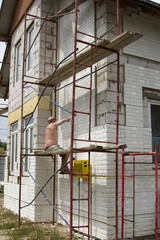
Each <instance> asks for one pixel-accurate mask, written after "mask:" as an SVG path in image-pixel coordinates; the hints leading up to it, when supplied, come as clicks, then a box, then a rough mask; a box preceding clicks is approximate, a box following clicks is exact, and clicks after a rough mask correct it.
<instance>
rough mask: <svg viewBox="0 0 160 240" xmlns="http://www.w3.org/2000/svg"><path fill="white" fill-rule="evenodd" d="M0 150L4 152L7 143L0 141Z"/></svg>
mask: <svg viewBox="0 0 160 240" xmlns="http://www.w3.org/2000/svg"><path fill="white" fill-rule="evenodd" d="M0 148H3V149H4V150H5V151H6V150H7V143H6V142H1V140H0Z"/></svg>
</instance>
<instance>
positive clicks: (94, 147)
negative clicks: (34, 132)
mask: <svg viewBox="0 0 160 240" xmlns="http://www.w3.org/2000/svg"><path fill="white" fill-rule="evenodd" d="M126 147H127V145H126V144H119V145H111V146H110V145H107V146H105V147H102V146H97V145H90V146H89V147H83V148H79V149H74V150H73V153H80V152H89V151H90V152H92V151H94V152H101V151H102V152H104V151H110V150H115V149H122V148H126ZM33 153H34V154H35V155H37V156H38V155H45V156H54V155H65V154H67V153H70V149H67V150H65V149H58V150H51V151H49V152H45V151H43V150H40V151H39V150H37V151H36V150H35V151H34V152H33Z"/></svg>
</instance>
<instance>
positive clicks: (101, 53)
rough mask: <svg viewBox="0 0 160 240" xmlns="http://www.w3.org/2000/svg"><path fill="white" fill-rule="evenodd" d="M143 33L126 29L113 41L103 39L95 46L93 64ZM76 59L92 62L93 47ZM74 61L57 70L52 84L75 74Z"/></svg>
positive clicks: (78, 55)
mask: <svg viewBox="0 0 160 240" xmlns="http://www.w3.org/2000/svg"><path fill="white" fill-rule="evenodd" d="M141 37H142V34H139V33H133V32H130V31H126V32H124V33H122V34H120V35H119V36H117V37H116V38H114V39H113V40H111V41H108V40H102V41H100V42H98V43H97V47H93V64H95V63H97V62H99V61H100V60H102V59H104V58H106V57H108V56H110V55H111V54H113V52H111V51H110V50H115V51H119V50H120V49H122V48H123V47H126V46H128V45H129V44H131V43H133V42H135V41H136V40H138V39H140V38H141ZM98 46H101V47H105V48H106V50H104V49H102V48H98ZM76 61H77V62H79V63H82V64H87V65H90V64H91V47H88V48H87V49H86V50H84V51H82V52H80V53H79V54H77V58H76ZM73 62H74V58H73V57H72V58H70V59H69V60H68V61H66V62H65V63H64V64H63V65H61V66H60V67H59V69H58V70H57V71H56V73H55V75H54V77H53V79H52V80H51V82H50V83H51V84H53V85H56V84H57V83H60V82H61V81H63V80H65V79H67V78H69V77H71V76H72V75H73ZM85 68H86V66H84V65H77V68H76V72H77V73H78V72H80V71H82V70H84V69H85ZM50 77H51V75H49V76H48V77H46V78H44V79H42V80H41V82H42V83H47V82H48V80H49V79H50Z"/></svg>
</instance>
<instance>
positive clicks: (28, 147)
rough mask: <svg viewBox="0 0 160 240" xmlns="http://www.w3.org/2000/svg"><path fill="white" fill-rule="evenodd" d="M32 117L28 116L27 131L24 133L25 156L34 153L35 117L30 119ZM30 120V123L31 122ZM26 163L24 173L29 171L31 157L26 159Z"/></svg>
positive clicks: (26, 119) (26, 121)
mask: <svg viewBox="0 0 160 240" xmlns="http://www.w3.org/2000/svg"><path fill="white" fill-rule="evenodd" d="M30 117H31V116H27V117H26V118H25V122H24V123H25V124H24V125H25V126H24V127H25V131H24V149H25V154H29V153H32V148H33V116H32V118H31V119H30ZM29 120H30V121H29ZM24 162H25V167H24V172H26V171H27V169H29V156H25V158H24Z"/></svg>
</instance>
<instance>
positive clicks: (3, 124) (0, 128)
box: [0, 0, 160, 142]
mask: <svg viewBox="0 0 160 240" xmlns="http://www.w3.org/2000/svg"><path fill="white" fill-rule="evenodd" d="M152 1H153V0H152ZM154 2H157V3H160V0H155V1H154ZM1 3H2V0H0V7H1ZM4 50H5V43H2V42H0V62H2V60H3V55H4ZM0 67H1V63H0ZM6 103H7V101H5V102H4V101H3V99H0V107H2V105H1V104H6ZM7 127H8V119H7V118H3V117H0V140H1V141H2V142H4V141H6V140H7Z"/></svg>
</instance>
